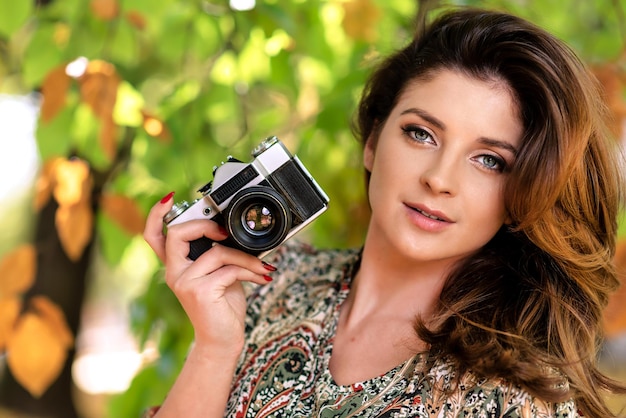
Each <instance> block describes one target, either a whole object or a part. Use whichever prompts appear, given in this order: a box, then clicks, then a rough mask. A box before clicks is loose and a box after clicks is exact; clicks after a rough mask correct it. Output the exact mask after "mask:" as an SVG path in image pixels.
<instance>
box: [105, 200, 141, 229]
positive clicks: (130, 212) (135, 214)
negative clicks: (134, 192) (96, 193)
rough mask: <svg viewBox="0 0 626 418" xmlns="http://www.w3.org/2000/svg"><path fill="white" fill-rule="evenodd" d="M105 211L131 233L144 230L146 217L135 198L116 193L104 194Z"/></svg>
mask: <svg viewBox="0 0 626 418" xmlns="http://www.w3.org/2000/svg"><path fill="white" fill-rule="evenodd" d="M101 207H102V210H103V212H104V213H105V214H106V215H107V216H108V217H109V218H111V219H112V220H113V221H114V222H115V223H117V224H118V225H119V226H120V227H121V228H122V229H123V230H124V231H126V232H128V233H129V234H130V235H138V234H141V233H142V232H143V229H144V226H145V218H144V216H143V214H142V212H141V210H140V209H139V206H137V203H135V201H134V200H132V199H130V198H128V197H126V196H122V195H114V194H104V195H102V201H101Z"/></svg>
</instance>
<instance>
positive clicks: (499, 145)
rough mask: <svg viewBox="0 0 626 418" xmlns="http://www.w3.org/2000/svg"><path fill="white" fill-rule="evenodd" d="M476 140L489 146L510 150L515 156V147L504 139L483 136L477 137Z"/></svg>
mask: <svg viewBox="0 0 626 418" xmlns="http://www.w3.org/2000/svg"><path fill="white" fill-rule="evenodd" d="M478 142H480V143H481V144H484V145H487V146H489V147H495V148H501V149H505V150H507V151H509V152H511V153H512V154H513V155H514V156H517V148H515V147H514V146H513V145H511V144H510V143H508V142H506V141H501V140H499V139H493V138H485V137H481V138H479V139H478Z"/></svg>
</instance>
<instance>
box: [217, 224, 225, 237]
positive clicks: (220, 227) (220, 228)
mask: <svg viewBox="0 0 626 418" xmlns="http://www.w3.org/2000/svg"><path fill="white" fill-rule="evenodd" d="M217 230H218V231H220V233H221V234H222V235H228V231H227V230H226V228H224V227H223V226H222V225H218V226H217Z"/></svg>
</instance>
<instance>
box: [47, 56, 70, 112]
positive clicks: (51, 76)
mask: <svg viewBox="0 0 626 418" xmlns="http://www.w3.org/2000/svg"><path fill="white" fill-rule="evenodd" d="M69 88H70V77H69V76H68V75H67V74H66V73H65V65H62V66H60V67H56V68H55V69H53V70H52V71H50V72H49V73H48V74H47V75H46V77H45V78H44V80H43V84H42V85H41V93H42V95H43V102H42V103H41V120H43V121H44V122H48V121H50V120H51V119H52V118H54V117H55V116H56V114H57V113H58V112H59V111H60V110H61V109H62V108H63V106H65V98H66V96H67V91H68V89H69Z"/></svg>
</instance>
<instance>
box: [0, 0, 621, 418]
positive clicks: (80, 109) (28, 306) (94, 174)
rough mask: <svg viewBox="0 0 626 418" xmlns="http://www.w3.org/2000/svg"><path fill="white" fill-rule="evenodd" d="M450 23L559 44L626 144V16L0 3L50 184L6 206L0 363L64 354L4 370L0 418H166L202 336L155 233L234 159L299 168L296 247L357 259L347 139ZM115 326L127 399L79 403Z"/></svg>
mask: <svg viewBox="0 0 626 418" xmlns="http://www.w3.org/2000/svg"><path fill="white" fill-rule="evenodd" d="M448 5H470V6H480V7H488V8H496V9H500V10H506V11H509V12H513V13H515V14H518V15H520V16H522V17H525V18H528V19H529V20H531V21H533V22H535V23H536V24H537V25H539V26H541V27H543V28H545V29H547V30H549V31H551V32H552V33H554V34H555V35H557V36H558V37H560V38H562V39H564V40H565V41H566V42H567V43H569V44H570V45H571V46H572V47H573V48H574V49H575V50H576V51H577V52H578V53H579V54H580V55H581V56H582V57H583V59H584V60H585V61H587V62H588V63H589V65H590V66H591V67H592V68H593V70H594V71H595V72H596V74H597V75H598V77H599V79H600V81H601V82H602V84H603V85H604V87H605V89H606V96H607V102H608V103H609V106H610V109H611V111H612V113H613V114H614V115H615V122H616V123H615V125H614V133H615V137H616V140H621V141H624V137H625V135H626V134H625V133H624V130H625V129H624V126H625V125H626V89H625V86H626V44H625V39H626V0H597V1H588V0H568V1H560V0H558V1H557V0H484V1H478V0H475V1H470V0H467V1H443V0H441V1H437V0H421V1H420V0H306V1H305V0H259V1H256V2H255V1H254V0H247V1H245V0H239V1H236V0H231V1H230V3H228V2H226V1H218V0H89V1H87V0H37V1H32V2H29V1H14V0H0V94H1V95H3V97H4V98H5V99H6V98H20V99H19V100H27V101H28V102H29V103H31V104H32V105H33V106H34V107H35V108H36V109H39V111H38V113H37V115H38V119H37V123H36V127H35V128H33V127H31V129H35V131H34V133H33V135H34V137H35V138H36V144H37V150H38V153H37V158H38V164H37V166H38V167H40V169H39V170H38V174H37V177H36V178H33V180H32V181H31V182H27V184H21V185H20V187H19V188H17V189H15V191H14V192H12V193H11V195H10V196H5V197H2V205H0V215H2V216H0V227H1V228H2V230H3V233H2V235H3V239H2V241H1V242H0V256H2V255H5V256H6V257H5V261H6V262H5V263H4V267H5V271H4V272H3V271H0V283H2V282H10V281H14V282H19V283H23V285H21V286H20V287H18V288H13V290H11V291H7V290H3V289H5V288H6V287H5V288H3V287H2V286H0V310H1V309H5V308H3V306H4V305H2V300H9V299H10V300H11V301H18V302H16V303H17V304H11V305H10V306H17V308H11V309H9V308H6V309H7V310H6V312H11V315H5V316H4V318H5V319H3V320H2V321H0V322H2V324H0V348H4V347H5V346H4V345H3V344H5V345H6V347H8V348H6V351H7V352H8V356H6V357H5V359H10V358H11V350H10V347H11V344H13V347H18V348H19V349H20V350H19V351H23V350H25V349H26V348H28V347H37V346H39V347H41V346H46V344H52V345H53V346H59V347H64V348H63V350H66V349H67V354H68V355H67V357H63V356H61V357H59V356H57V357H55V358H54V360H49V359H46V357H45V356H46V354H47V353H45V351H46V350H43V351H44V352H42V353H38V354H33V356H35V357H36V359H35V357H33V358H32V359H29V358H26V359H24V361H23V363H14V364H10V361H9V362H7V363H9V364H8V366H7V367H5V371H4V372H3V374H2V381H1V382H0V383H1V384H0V406H1V407H3V408H4V409H3V410H4V411H5V412H4V413H5V415H4V416H37V417H64V418H68V417H69V418H71V417H73V416H84V417H105V416H110V417H138V416H139V415H140V413H141V411H142V410H143V409H144V408H146V407H147V406H150V405H155V404H159V403H160V402H161V401H162V399H163V397H164V396H165V394H166V392H167V389H168V388H169V386H170V385H171V383H172V381H173V379H174V378H175V375H176V372H177V370H178V369H179V367H180V365H181V363H182V361H183V359H184V356H185V353H186V351H187V349H188V346H189V343H190V342H191V339H192V331H191V329H190V327H189V325H188V323H187V321H186V318H185V316H184V314H183V313H182V311H181V309H180V307H179V305H178V303H177V301H176V300H175V299H174V298H173V296H172V295H171V293H170V292H169V290H168V289H167V287H166V286H165V285H164V284H163V282H162V271H161V270H160V265H159V263H158V261H157V260H156V258H155V257H154V256H153V255H152V253H151V251H150V250H149V249H148V248H147V246H146V245H145V244H144V243H143V241H142V238H141V236H140V232H141V230H142V228H143V222H144V219H145V215H146V214H147V211H148V210H149V208H150V207H151V206H152V205H153V204H154V203H155V202H156V201H157V200H158V199H160V198H161V197H162V196H164V195H165V194H167V193H168V192H170V191H172V190H175V191H176V192H177V193H176V196H175V199H176V200H182V199H185V200H190V201H191V200H193V199H195V198H196V197H197V195H196V192H195V190H196V189H197V188H198V187H200V186H202V185H204V184H205V183H206V182H208V181H209V180H211V177H212V174H211V173H212V169H213V166H215V165H219V164H220V162H221V161H224V160H225V158H226V156H228V155H233V156H235V157H238V158H239V159H241V160H244V161H247V160H249V158H250V157H249V153H250V150H251V149H252V148H253V147H254V146H255V145H257V144H258V142H259V141H260V140H262V139H263V138H265V137H267V136H270V135H277V136H278V137H279V138H281V139H282V140H283V141H284V142H285V143H286V144H287V146H288V147H289V148H290V149H291V150H292V151H293V152H294V153H297V154H298V156H299V157H300V159H301V160H302V161H303V163H304V164H305V165H306V166H307V168H308V169H309V171H310V172H311V174H312V175H313V177H315V178H316V180H317V181H318V182H319V183H320V185H322V187H323V188H324V189H325V191H326V192H327V193H328V195H329V196H330V199H331V205H330V208H329V210H328V211H327V212H326V213H325V214H324V215H323V216H322V217H321V218H319V219H318V220H316V221H315V222H314V224H313V225H312V226H311V227H309V228H308V229H307V230H306V231H305V232H304V233H303V235H301V236H300V237H301V239H307V240H310V241H312V242H314V243H315V244H317V245H319V246H333V247H347V246H355V245H360V243H361V240H362V237H363V234H364V226H365V224H366V221H367V217H368V209H367V203H366V202H365V198H364V190H363V173H362V167H361V154H360V149H359V146H358V144H357V143H356V141H355V140H354V138H353V136H352V134H351V131H350V124H351V118H352V115H353V110H354V109H355V106H356V103H357V100H358V96H359V93H360V91H361V88H362V85H363V82H364V80H365V78H366V76H367V75H368V73H369V70H370V68H371V66H372V65H373V64H374V63H376V62H377V60H378V59H379V58H380V57H381V56H384V55H385V54H387V53H388V52H390V51H392V50H394V49H396V48H398V47H400V46H402V45H403V44H404V42H405V41H406V40H407V39H408V38H409V37H410V35H411V32H412V28H413V27H414V23H415V21H416V17H417V15H418V11H419V13H420V14H427V12H428V13H437V12H438V10H440V9H439V7H440V6H448ZM2 109H4V108H2ZM3 111H4V110H3ZM24 129H27V127H24ZM0 136H3V137H4V138H2V140H3V142H2V144H5V145H4V148H5V149H4V150H3V153H4V157H3V160H2V161H3V164H4V165H6V167H5V169H10V167H15V166H16V165H17V166H19V165H20V164H21V162H20V160H19V159H15V158H14V157H13V155H14V154H12V153H11V149H12V147H13V146H16V145H17V144H16V141H17V138H18V136H17V135H15V133H14V131H11V130H8V129H6V127H3V126H0ZM12 144H13V145H12ZM7 172H9V173H10V170H9V171H7ZM12 180H13V179H12V177H11V176H10V175H8V176H6V177H5V178H2V180H1V181H2V182H10V181H12ZM33 202H35V203H34V204H33ZM624 236H626V233H625V232H624V226H623V227H622V242H623V240H624V238H623V237H624ZM622 247H624V245H623V244H622ZM16 248H20V249H21V252H19V253H18V252H16ZM622 252H623V251H622ZM25 254H26V255H25ZM620 254H621V253H620ZM29 257H30V258H29ZM625 258H626V257H625ZM26 265H30V266H32V267H34V268H33V269H32V270H33V271H30V270H29V269H28V268H25V267H23V266H26ZM623 265H624V266H626V260H625V261H624V264H623ZM7 266H8V267H7ZM624 268H625V269H626V267H624ZM9 273H10V274H9ZM11 274H12V275H14V276H15V277H13V276H11ZM18 276H19V277H18ZM26 276H28V277H27V279H24V277H26ZM16 277H17V278H16ZM2 292H4V293H2ZM623 293H624V292H622V294H621V296H620V297H621V298H623V299H620V300H623V301H626V296H625V295H623ZM40 296H45V297H46V298H47V299H46V300H49V301H50V305H52V306H54V307H55V308H54V309H57V308H58V309H59V310H60V311H61V312H62V315H61V316H62V318H61V320H60V322H63V323H64V324H66V325H67V327H68V329H69V331H70V332H71V333H72V335H73V336H74V344H70V345H69V346H67V347H66V345H67V344H65V345H64V344H62V342H61V341H63V342H66V339H63V340H62V339H61V338H60V337H59V338H56V337H55V336H60V335H61V334H62V332H64V331H63V330H64V328H63V327H59V326H48V325H49V324H51V323H55V324H57V322H58V321H57V322H55V321H56V320H52V319H50V318H57V317H59V316H58V315H57V316H55V315H54V314H51V313H50V312H52V311H53V309H47V308H45V309H44V308H42V307H41V306H42V305H41V303H40V300H41V299H37V298H38V297H40ZM35 302H36V303H35ZM5 305H6V306H9V305H8V304H5ZM625 305H626V303H622V302H614V303H613V304H612V306H611V309H610V317H609V319H610V320H609V321H608V325H607V336H608V338H610V339H611V341H609V342H611V343H613V345H612V346H611V347H615V346H617V347H618V351H619V347H621V346H623V344H624V342H625V341H626V340H621V339H620V338H622V336H623V334H624V331H625V330H626V312H625V311H624V308H623V307H624V306H625ZM46 306H48V305H46ZM2 312H5V311H2ZM112 312H113V314H112ZM27 313H31V314H33V315H34V316H35V317H36V318H38V320H39V322H38V324H39V325H38V326H41V327H43V328H45V329H47V330H48V331H49V334H50V335H49V337H48V339H47V340H46V339H42V338H43V337H41V336H40V337H35V336H32V333H31V334H26V332H25V331H24V334H25V335H26V336H25V337H23V338H21V339H19V344H21V345H19V346H18V345H17V344H18V343H17V342H15V341H16V340H17V339H16V338H13V334H12V333H11V332H10V331H6V329H9V330H10V329H26V328H27V327H25V326H23V324H24V322H25V321H24V316H25V315H26V314H27ZM110 316H112V317H113V318H114V320H115V323H116V324H118V325H119V322H120V321H122V322H124V324H125V325H127V326H128V328H129V329H130V331H129V332H128V334H129V335H130V337H129V336H128V335H127V336H126V337H125V338H126V339H125V340H124V341H128V340H129V339H130V341H131V342H132V343H133V344H131V348H132V350H134V351H133V352H135V354H136V356H135V357H134V358H135V359H136V361H135V363H133V366H132V367H131V366H128V367H127V369H128V368H130V369H131V370H130V371H131V372H132V375H131V376H130V377H129V379H130V378H132V377H134V380H132V382H131V383H129V386H128V387H123V388H121V389H119V388H118V389H117V390H111V389H109V390H107V389H102V390H101V392H103V393H105V394H104V395H101V394H100V395H98V391H94V392H91V393H85V392H86V390H85V388H84V387H82V388H81V387H77V385H76V373H78V372H77V370H79V369H78V368H77V367H76V365H77V363H78V361H79V360H80V359H81V355H84V356H86V355H88V354H89V353H90V352H99V353H101V354H102V353H104V352H105V351H106V349H109V350H110V351H116V350H117V351H120V350H121V348H120V346H115V345H114V344H112V341H113V340H115V337H116V335H117V331H111V329H110V328H108V332H109V334H106V332H107V328H106V326H103V325H102V324H103V323H104V324H108V322H107V321H106V320H105V319H104V318H107V317H110ZM6 318H8V319H6ZM98 326H99V327H100V329H101V332H100V334H97V333H96V332H95V331H94V329H96V328H98ZM46 327H47V328H46ZM102 329H104V331H102ZM116 329H117V328H116ZM3 332H4V334H3ZM38 334H40V333H38ZM96 334H97V335H100V337H94V335H96ZM107 335H108V336H107ZM3 338H4V340H3ZM11 338H13V340H12V339H11ZM615 341H617V342H618V343H614V342H615ZM126 348H127V347H126V346H124V347H122V349H126ZM14 351H18V349H15V350H14ZM624 351H626V350H624ZM624 358H626V355H625V357H624ZM137 359H138V360H137ZM622 359H623V358H622ZM35 360H36V361H39V362H41V363H42V364H44V363H45V364H50V363H51V362H56V363H58V366H59V370H56V369H55V370H54V371H50V372H49V373H48V374H49V376H48V377H47V378H46V379H43V378H42V377H41V376H40V375H41V374H42V373H43V372H41V371H40V370H41V369H38V368H36V367H31V369H32V370H31V369H28V367H26V365H24V363H26V364H35ZM95 361H100V362H101V364H103V365H104V366H103V367H100V368H98V367H92V368H91V369H90V370H91V372H90V373H91V374H92V376H91V379H92V380H96V381H97V380H103V379H105V376H104V374H106V373H107V371H108V372H109V373H111V372H112V371H113V370H119V369H116V368H115V366H116V365H117V366H118V367H119V366H121V365H123V364H126V363H123V362H122V360H121V358H120V357H115V358H113V357H110V358H109V360H108V361H111V362H112V363H106V361H107V357H105V356H104V355H102V356H101V357H98V359H97V360H95ZM137 361H138V363H137ZM107 365H109V366H107ZM72 366H74V378H72ZM620 368H621V369H622V370H623V369H626V365H624V364H622V363H620V364H618V365H615V366H614V367H612V370H614V371H615V370H620ZM107 369H108V370H107ZM135 371H137V373H136V374H135V373H134V372H135ZM127 372H128V370H127ZM98 373H100V375H98ZM57 376H58V379H57ZM55 379H56V380H55ZM83 379H87V378H83ZM87 380H89V379H87ZM78 386H80V385H78ZM33 388H34V389H33ZM37 389H39V390H37ZM87 392H88V391H87ZM111 392H116V393H117V394H115V395H111V394H110V393H111ZM616 402H617V403H616V405H617V404H618V403H619V402H620V401H619V400H618V401H616ZM620 405H621V404H620ZM624 405H626V402H624ZM0 414H1V413H0ZM1 416H3V415H0V417H1Z"/></svg>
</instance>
